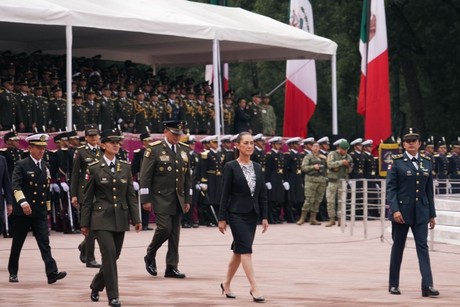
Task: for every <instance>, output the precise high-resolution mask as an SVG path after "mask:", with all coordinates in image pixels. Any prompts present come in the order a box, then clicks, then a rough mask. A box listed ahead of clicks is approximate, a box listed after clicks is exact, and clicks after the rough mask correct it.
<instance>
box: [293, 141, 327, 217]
mask: <svg viewBox="0 0 460 307" xmlns="http://www.w3.org/2000/svg"><path fill="white" fill-rule="evenodd" d="M326 160H327V157H326V156H325V155H323V154H321V153H320V152H319V144H318V142H314V143H313V145H312V146H311V153H310V154H307V155H306V156H305V157H304V158H303V160H302V166H301V168H302V172H304V173H305V202H304V203H303V206H302V212H301V215H300V218H299V220H298V221H297V225H302V224H303V223H304V222H305V218H306V217H307V214H308V213H310V225H321V223H319V222H318V221H317V220H316V214H317V213H318V210H319V204H320V203H321V201H322V200H323V197H324V192H326V184H327V177H326Z"/></svg>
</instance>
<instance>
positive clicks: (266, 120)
mask: <svg viewBox="0 0 460 307" xmlns="http://www.w3.org/2000/svg"><path fill="white" fill-rule="evenodd" d="M259 108H260V112H261V122H262V133H263V134H264V135H270V136H273V135H275V131H276V114H275V110H274V109H273V106H272V105H269V104H264V103H261V104H260V105H259Z"/></svg>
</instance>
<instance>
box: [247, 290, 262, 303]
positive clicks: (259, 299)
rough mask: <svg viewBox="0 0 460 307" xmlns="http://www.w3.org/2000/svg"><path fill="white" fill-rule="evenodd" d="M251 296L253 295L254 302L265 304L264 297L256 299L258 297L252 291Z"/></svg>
mask: <svg viewBox="0 0 460 307" xmlns="http://www.w3.org/2000/svg"><path fill="white" fill-rule="evenodd" d="M249 294H251V296H252V300H253V301H254V302H256V303H263V302H265V297H263V296H262V295H261V296H257V297H256V296H254V295H252V291H249Z"/></svg>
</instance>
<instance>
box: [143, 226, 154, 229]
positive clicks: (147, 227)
mask: <svg viewBox="0 0 460 307" xmlns="http://www.w3.org/2000/svg"><path fill="white" fill-rule="evenodd" d="M142 230H153V228H152V227H149V226H144V227H142Z"/></svg>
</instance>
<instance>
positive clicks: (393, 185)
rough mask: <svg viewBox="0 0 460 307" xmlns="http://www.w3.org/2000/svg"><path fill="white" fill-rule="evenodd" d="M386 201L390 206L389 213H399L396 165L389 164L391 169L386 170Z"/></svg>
mask: <svg viewBox="0 0 460 307" xmlns="http://www.w3.org/2000/svg"><path fill="white" fill-rule="evenodd" d="M386 186H387V199H388V204H389V205H390V210H391V213H395V212H398V211H400V208H399V201H398V168H397V166H396V163H393V164H391V169H390V170H388V173H387V178H386Z"/></svg>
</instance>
